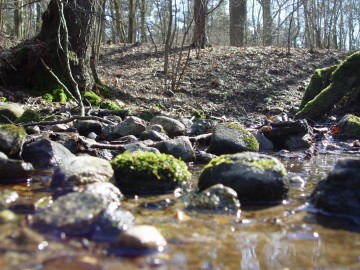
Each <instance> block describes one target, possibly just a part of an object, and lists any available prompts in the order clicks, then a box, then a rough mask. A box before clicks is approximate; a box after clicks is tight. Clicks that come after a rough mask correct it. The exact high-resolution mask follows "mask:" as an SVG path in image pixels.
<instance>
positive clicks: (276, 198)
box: [198, 152, 289, 204]
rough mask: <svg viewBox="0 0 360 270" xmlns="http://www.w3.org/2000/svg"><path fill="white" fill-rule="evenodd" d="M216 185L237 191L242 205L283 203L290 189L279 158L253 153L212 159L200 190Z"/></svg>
mask: <svg viewBox="0 0 360 270" xmlns="http://www.w3.org/2000/svg"><path fill="white" fill-rule="evenodd" d="M215 184H223V185H224V186H228V187H230V188H232V189H234V190H235V191H236V192H237V194H238V197H239V199H240V202H241V204H263V203H266V204H268V203H279V202H281V201H282V200H283V199H284V198H285V197H286V195H287V192H288V188H289V187H288V178H287V174H286V170H285V167H284V165H283V164H282V163H281V162H280V161H279V160H278V159H276V158H274V157H271V156H267V155H264V154H258V153H252V152H244V153H238V154H233V155H224V156H219V157H216V158H214V159H212V161H211V162H210V163H209V164H208V165H206V166H205V167H204V170H203V171H202V173H201V175H200V177H199V182H198V187H199V190H200V191H202V190H204V189H206V188H208V187H210V186H212V185H215Z"/></svg>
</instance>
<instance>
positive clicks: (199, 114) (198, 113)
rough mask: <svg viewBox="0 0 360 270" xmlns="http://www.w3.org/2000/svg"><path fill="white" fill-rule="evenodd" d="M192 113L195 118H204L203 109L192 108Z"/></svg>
mask: <svg viewBox="0 0 360 270" xmlns="http://www.w3.org/2000/svg"><path fill="white" fill-rule="evenodd" d="M192 115H193V116H194V117H195V119H196V120H200V119H205V118H206V115H205V113H204V111H203V110H196V109H193V112H192Z"/></svg>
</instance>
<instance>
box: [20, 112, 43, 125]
mask: <svg viewBox="0 0 360 270" xmlns="http://www.w3.org/2000/svg"><path fill="white" fill-rule="evenodd" d="M38 121H40V114H39V113H38V112H36V111H34V110H25V111H24V113H23V114H22V115H21V116H20V117H19V118H18V119H16V121H15V122H16V123H23V124H25V123H31V122H38Z"/></svg>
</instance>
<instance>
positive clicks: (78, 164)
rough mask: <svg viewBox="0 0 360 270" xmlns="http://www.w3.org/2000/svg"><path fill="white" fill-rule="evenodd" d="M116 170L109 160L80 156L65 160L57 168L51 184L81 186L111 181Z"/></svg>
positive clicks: (55, 185)
mask: <svg viewBox="0 0 360 270" xmlns="http://www.w3.org/2000/svg"><path fill="white" fill-rule="evenodd" d="M113 174H114V171H113V169H112V167H111V165H110V163H109V161H107V160H105V159H102V158H97V157H92V156H79V157H72V158H68V159H65V160H63V161H62V162H61V163H60V164H59V166H58V167H57V168H56V169H55V171H54V175H53V179H52V182H51V185H52V186H53V187H58V186H80V185H85V184H91V183H95V182H109V181H110V179H111V177H112V176H113Z"/></svg>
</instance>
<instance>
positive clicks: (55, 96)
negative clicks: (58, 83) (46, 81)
mask: <svg viewBox="0 0 360 270" xmlns="http://www.w3.org/2000/svg"><path fill="white" fill-rule="evenodd" d="M42 98H43V99H45V100H46V101H48V102H66V101H67V100H68V97H67V95H66V93H65V91H64V89H62V88H54V89H52V90H51V91H49V92H46V93H44V94H43V95H42Z"/></svg>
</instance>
